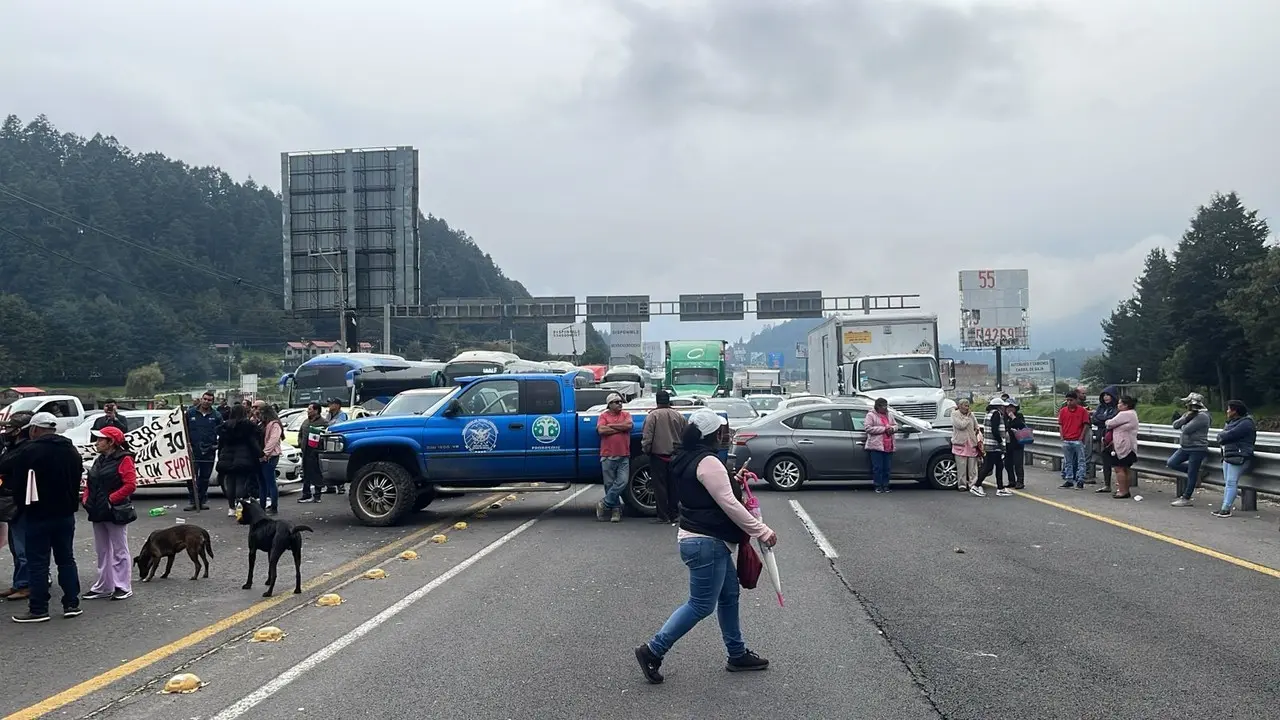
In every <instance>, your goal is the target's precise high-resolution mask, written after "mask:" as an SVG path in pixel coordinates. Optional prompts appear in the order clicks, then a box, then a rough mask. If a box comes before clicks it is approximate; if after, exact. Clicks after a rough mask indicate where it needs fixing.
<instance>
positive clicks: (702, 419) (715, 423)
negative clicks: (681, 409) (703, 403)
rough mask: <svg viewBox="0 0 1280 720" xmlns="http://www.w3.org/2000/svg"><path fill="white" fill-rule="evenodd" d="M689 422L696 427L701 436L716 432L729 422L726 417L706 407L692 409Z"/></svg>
mask: <svg viewBox="0 0 1280 720" xmlns="http://www.w3.org/2000/svg"><path fill="white" fill-rule="evenodd" d="M689 424H691V425H693V426H694V427H696V428H698V432H700V433H702V437H707V436H708V435H710V434H711V433H714V432H716V431H717V430H719V429H720V428H722V427H724V426H725V425H728V424H729V420H728V418H724V417H721V416H720V415H717V414H716V413H715V411H713V410H709V409H707V408H701V409H699V410H694V411H693V414H692V415H690V416H689Z"/></svg>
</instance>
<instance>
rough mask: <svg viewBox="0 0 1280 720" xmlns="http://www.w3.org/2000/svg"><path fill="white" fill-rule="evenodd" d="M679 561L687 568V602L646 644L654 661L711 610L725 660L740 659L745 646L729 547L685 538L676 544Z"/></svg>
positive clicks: (708, 540) (664, 653) (736, 573)
mask: <svg viewBox="0 0 1280 720" xmlns="http://www.w3.org/2000/svg"><path fill="white" fill-rule="evenodd" d="M680 559H681V560H683V561H684V564H685V565H688V566H689V599H688V600H687V601H686V602H685V604H683V605H681V606H680V607H678V608H676V611H675V612H673V613H671V617H670V618H668V619H667V622H666V624H664V625H663V626H662V629H661V630H659V631H658V634H657V635H654V636H653V639H652V640H650V641H649V649H650V650H652V651H653V654H654V655H657V656H658V657H662V656H664V655H666V654H667V651H669V650H670V649H671V646H672V645H675V644H676V641H677V640H679V639H680V638H682V637H684V636H685V634H686V633H688V632H689V631H690V630H692V629H693V626H695V625H697V624H698V622H700V621H701V620H702V619H703V618H705V617H707V616H708V615H710V614H711V611H712V610H715V611H716V618H717V619H718V620H719V621H720V636H721V637H722V638H723V639H724V647H725V649H726V650H727V651H728V652H729V657H731V658H736V657H742V656H743V655H744V654H745V653H746V652H747V646H746V643H744V642H743V641H742V625H741V622H740V620H739V618H738V593H739V589H738V572H737V570H736V569H734V565H733V558H732V556H731V555H730V554H729V546H728V545H726V544H725V542H724V541H723V540H719V539H716V538H709V537H697V538H688V539H686V540H681V541H680Z"/></svg>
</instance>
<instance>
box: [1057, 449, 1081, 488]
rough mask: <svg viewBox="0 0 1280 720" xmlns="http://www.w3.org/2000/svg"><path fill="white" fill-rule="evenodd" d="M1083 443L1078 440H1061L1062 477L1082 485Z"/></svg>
mask: <svg viewBox="0 0 1280 720" xmlns="http://www.w3.org/2000/svg"><path fill="white" fill-rule="evenodd" d="M1084 475H1085V456H1084V443H1083V442H1081V441H1079V440H1063V441H1062V479H1063V480H1067V481H1069V482H1074V483H1075V484H1076V485H1084Z"/></svg>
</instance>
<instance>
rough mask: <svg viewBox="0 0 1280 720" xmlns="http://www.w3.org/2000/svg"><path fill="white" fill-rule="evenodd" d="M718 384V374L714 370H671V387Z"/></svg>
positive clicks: (684, 368) (683, 368) (685, 368)
mask: <svg viewBox="0 0 1280 720" xmlns="http://www.w3.org/2000/svg"><path fill="white" fill-rule="evenodd" d="M719 382H720V372H719V371H718V370H716V369H715V368H687V367H682V368H672V369H671V384H672V385H715V384H717V383H719Z"/></svg>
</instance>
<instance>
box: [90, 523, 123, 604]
mask: <svg viewBox="0 0 1280 720" xmlns="http://www.w3.org/2000/svg"><path fill="white" fill-rule="evenodd" d="M128 527H129V526H128V525H116V524H115V523H109V522H96V523H94V524H93V549H94V550H95V551H96V552H97V555H98V579H97V580H96V581H94V583H93V586H92V587H90V588H89V590H91V591H93V592H101V593H110V592H114V591H116V590H123V591H125V592H128V591H130V590H132V589H133V559H132V558H130V557H129V533H128Z"/></svg>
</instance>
